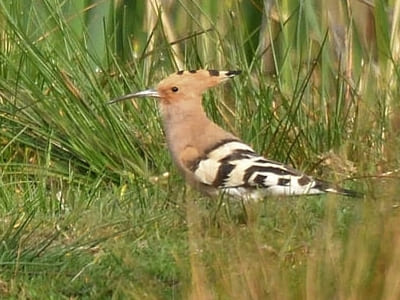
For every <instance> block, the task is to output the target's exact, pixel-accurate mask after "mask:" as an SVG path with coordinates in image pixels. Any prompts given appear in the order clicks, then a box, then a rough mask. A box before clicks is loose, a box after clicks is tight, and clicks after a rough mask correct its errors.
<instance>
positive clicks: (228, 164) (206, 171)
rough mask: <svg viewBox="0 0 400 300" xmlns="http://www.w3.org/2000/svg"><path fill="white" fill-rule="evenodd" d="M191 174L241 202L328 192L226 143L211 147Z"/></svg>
mask: <svg viewBox="0 0 400 300" xmlns="http://www.w3.org/2000/svg"><path fill="white" fill-rule="evenodd" d="M192 171H193V172H194V174H195V176H196V178H197V180H199V181H200V182H201V183H203V184H205V185H208V186H212V187H215V188H217V189H220V190H222V191H223V192H225V193H226V194H229V195H231V196H236V197H241V198H243V197H245V198H250V199H257V198H261V197H263V196H266V195H304V194H321V193H325V192H328V191H330V190H329V189H330V188H329V187H328V186H327V185H326V184H325V183H324V182H321V181H317V180H314V179H312V178H310V177H308V176H306V175H304V174H302V173H301V172H299V171H297V170H295V169H293V168H290V167H288V166H285V165H283V164H281V163H278V162H275V161H271V160H267V159H265V158H264V157H262V156H260V155H258V154H257V153H255V152H254V150H253V149H252V148H251V147H250V146H248V145H246V144H244V143H242V142H240V141H232V140H230V141H227V142H225V143H222V144H220V145H218V146H217V147H214V148H213V149H211V150H210V151H209V152H208V153H206V155H205V156H204V157H202V158H201V159H199V160H198V161H197V163H196V165H195V167H194V168H193V169H192ZM332 192H335V191H334V190H332Z"/></svg>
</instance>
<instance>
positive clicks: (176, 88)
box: [171, 86, 179, 93]
mask: <svg viewBox="0 0 400 300" xmlns="http://www.w3.org/2000/svg"><path fill="white" fill-rule="evenodd" d="M171 91H173V92H174V93H176V92H177V91H179V89H178V87H176V86H173V87H172V88H171Z"/></svg>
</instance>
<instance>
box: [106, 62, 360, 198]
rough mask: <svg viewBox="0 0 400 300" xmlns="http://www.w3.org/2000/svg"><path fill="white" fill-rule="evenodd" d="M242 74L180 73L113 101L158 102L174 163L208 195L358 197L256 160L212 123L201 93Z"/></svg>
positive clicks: (325, 183)
mask: <svg viewBox="0 0 400 300" xmlns="http://www.w3.org/2000/svg"><path fill="white" fill-rule="evenodd" d="M240 73H241V71H217V70H197V71H196V70H192V71H178V72H177V73H174V74H171V75H170V76H169V77H167V78H165V79H164V80H162V81H161V82H160V83H159V84H158V85H157V87H156V89H148V90H144V91H141V92H137V93H132V94H128V95H125V96H122V97H120V98H116V99H113V100H111V101H109V102H108V103H115V102H118V101H122V100H126V99H130V98H134V97H155V98H158V100H159V101H158V103H159V108H160V114H161V117H162V122H163V127H164V131H165V135H166V139H167V144H168V148H169V151H170V153H171V155H172V158H173V161H174V163H175V165H176V166H177V168H178V169H179V171H180V172H181V173H182V174H183V176H184V177H185V180H186V181H187V182H188V183H189V184H190V185H191V186H193V187H194V188H196V189H198V190H200V191H201V192H203V193H204V194H207V195H209V196H214V195H218V194H220V193H221V192H222V193H224V194H227V195H230V196H233V197H237V198H242V199H244V200H256V199H260V198H263V197H265V196H267V195H306V194H324V193H336V194H342V195H345V196H352V197H355V196H358V195H359V194H358V193H357V192H354V191H352V190H347V189H343V188H339V187H335V186H333V185H332V184H329V183H327V182H325V181H322V180H318V179H313V178H312V177H309V176H307V175H305V174H303V173H302V172H300V171H298V170H295V169H293V168H292V167H289V166H287V165H284V164H282V163H279V162H276V161H273V160H269V159H266V158H264V157H263V156H260V155H258V154H257V153H256V152H255V151H254V150H253V149H252V148H251V147H250V146H248V145H247V144H245V143H243V142H242V141H241V140H240V139H239V138H237V137H236V136H234V135H233V134H231V133H229V132H227V131H225V130H224V129H222V128H221V127H219V126H218V125H216V124H215V123H213V122H212V121H211V120H210V119H208V117H207V115H206V113H205V111H204V109H203V106H202V94H203V92H204V91H205V90H206V89H208V88H211V87H213V86H216V85H218V84H220V83H222V82H224V81H226V80H228V79H229V78H232V77H234V76H236V75H238V74H240Z"/></svg>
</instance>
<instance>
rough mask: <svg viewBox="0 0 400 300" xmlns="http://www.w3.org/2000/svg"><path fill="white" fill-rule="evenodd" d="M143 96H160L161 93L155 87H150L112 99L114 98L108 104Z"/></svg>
mask: <svg viewBox="0 0 400 300" xmlns="http://www.w3.org/2000/svg"><path fill="white" fill-rule="evenodd" d="M143 97H155V98H160V94H159V93H158V92H157V91H156V90H154V89H148V90H144V91H140V92H136V93H132V94H128V95H125V96H122V97H118V98H115V99H112V100H110V101H108V102H107V104H113V103H116V102H119V101H123V100H127V99H131V98H143Z"/></svg>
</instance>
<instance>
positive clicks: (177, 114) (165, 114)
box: [160, 103, 235, 154]
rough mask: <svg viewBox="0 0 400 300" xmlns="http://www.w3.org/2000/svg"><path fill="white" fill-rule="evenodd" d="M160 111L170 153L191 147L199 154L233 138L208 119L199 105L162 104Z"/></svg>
mask: <svg viewBox="0 0 400 300" xmlns="http://www.w3.org/2000/svg"><path fill="white" fill-rule="evenodd" d="M160 110H161V116H162V119H163V125H164V130H165V135H166V139H167V143H168V145H169V147H170V149H171V152H172V153H180V152H181V151H183V150H184V149H185V148H186V147H188V146H191V147H195V148H196V149H198V150H199V153H200V154H201V153H202V152H203V151H205V150H206V149H207V148H210V147H212V146H213V145H214V144H216V143H217V142H218V141H220V140H221V139H226V138H235V137H234V136H233V135H232V134H230V133H228V132H226V131H224V130H223V129H222V128H220V127H219V126H218V125H216V124H215V123H214V122H212V121H211V120H210V119H208V117H207V115H206V113H205V112H204V109H203V107H202V105H201V103H178V104H173V103H171V104H162V105H161V107H160Z"/></svg>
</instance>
